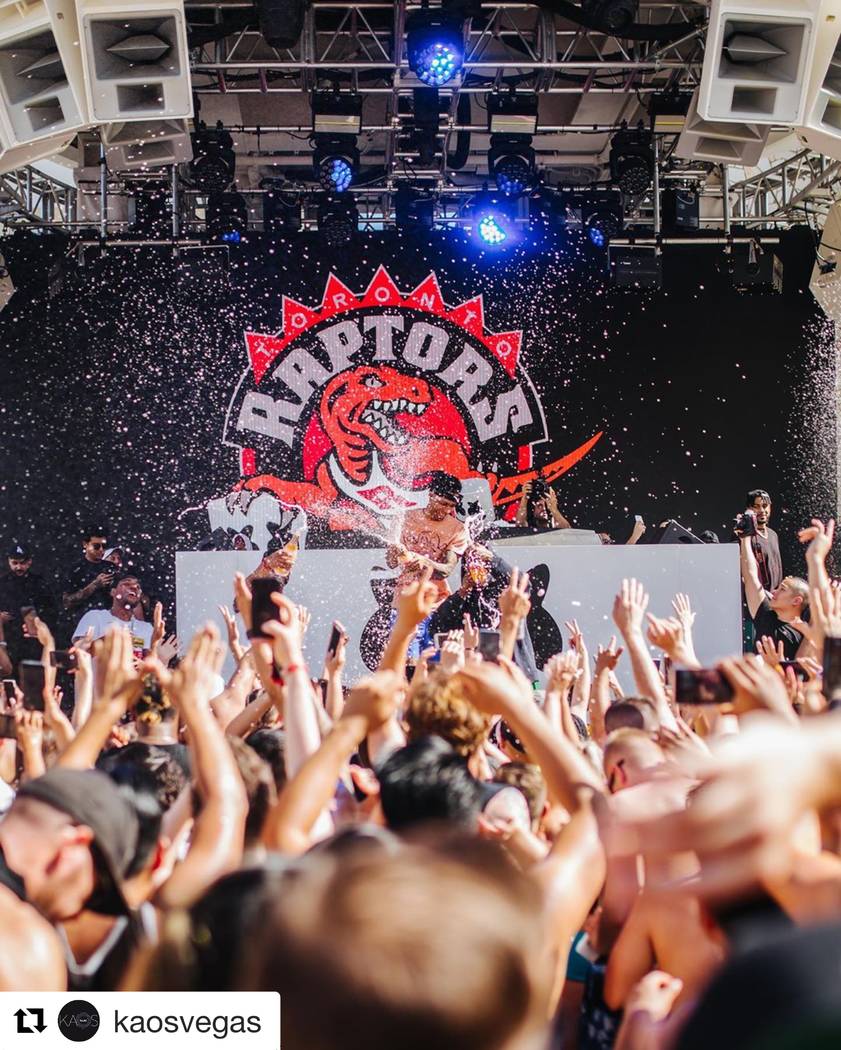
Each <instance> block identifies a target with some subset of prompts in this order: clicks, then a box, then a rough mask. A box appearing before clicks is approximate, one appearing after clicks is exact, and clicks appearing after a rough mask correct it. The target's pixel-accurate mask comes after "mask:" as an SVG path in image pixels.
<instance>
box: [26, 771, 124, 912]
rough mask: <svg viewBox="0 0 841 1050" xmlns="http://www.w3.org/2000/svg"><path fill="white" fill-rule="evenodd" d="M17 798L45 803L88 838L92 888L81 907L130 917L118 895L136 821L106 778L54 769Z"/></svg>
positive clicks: (116, 788) (108, 778)
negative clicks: (89, 835)
mask: <svg viewBox="0 0 841 1050" xmlns="http://www.w3.org/2000/svg"><path fill="white" fill-rule="evenodd" d="M18 798H31V799H35V800H36V801H37V802H44V803H46V805H48V806H52V808H53V809H57V810H59V811H60V812H61V813H66V814H67V815H68V816H69V817H71V818H72V819H73V821H74V822H75V823H76V824H84V825H85V826H86V827H89V828H90V829H91V831H92V832H93V844H92V849H91V853H92V855H93V858H94V867H95V869H96V873H97V887H96V889H95V890H94V892H93V894H92V896H91V898H90V900H88V901H87V902H86V906H87V907H88V908H89V909H90V910H91V911H95V912H98V913H99V914H102V915H123V914H126V913H127V912H129V911H130V909H129V906H128V904H127V903H126V900H125V897H124V896H123V892H122V889H121V885H122V881H123V876H124V874H125V872H126V871H127V870H128V867H129V865H130V864H131V861H132V859H133V857H134V852H135V848H136V846H137V834H138V826H139V825H138V820H137V814H136V813H135V811H134V807H133V806H132V804H131V802H129V800H128V799H127V798H126V797H125V796H124V795H123V794H122V793H121V792H120V790H119V788H118V787H117V785H116V784H115V783H114V781H113V780H111V778H110V777H109V776H108V775H107V774H105V773H101V772H99V771H98V770H94V769H87V770H81V769H61V768H54V769H51V770H50V771H49V772H47V773H45V774H44V775H43V776H41V777H37V778H36V779H35V780H30V781H28V782H27V783H25V784H24V785H23V786H22V787H21V789H20V790H19V791H18Z"/></svg>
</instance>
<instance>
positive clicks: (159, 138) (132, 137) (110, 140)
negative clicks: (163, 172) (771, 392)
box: [102, 120, 193, 171]
mask: <svg viewBox="0 0 841 1050" xmlns="http://www.w3.org/2000/svg"><path fill="white" fill-rule="evenodd" d="M102 141H103V143H104V145H105V159H106V161H107V164H108V167H109V168H110V169H111V170H112V171H122V170H133V169H137V168H157V167H160V166H161V165H163V164H186V163H187V162H188V161H189V160H191V159H192V156H193V149H192V145H191V143H190V132H189V130H188V128H187V121H186V120H137V121H129V122H128V123H124V124H106V125H105V126H104V127H103V128H102Z"/></svg>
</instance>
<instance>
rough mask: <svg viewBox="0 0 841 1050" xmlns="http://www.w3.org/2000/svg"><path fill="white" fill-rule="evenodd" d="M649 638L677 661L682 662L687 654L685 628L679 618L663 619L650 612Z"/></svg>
mask: <svg viewBox="0 0 841 1050" xmlns="http://www.w3.org/2000/svg"><path fill="white" fill-rule="evenodd" d="M647 634H648V640H649V641H650V642H651V644H652V645H656V646H657V648H658V649H662V650H663V652H664V653H666V655H667V656H670V657H671V658H672V659H673V660H674V661H675V662H678V663H679V662H682V660H683V659H684V656H685V651H684V638H683V628H682V627H681V625H680V622H679V621H678V620H661V619H660V618H659V617H657V616H654V615H653V614H652V613H649V614H648V632H647Z"/></svg>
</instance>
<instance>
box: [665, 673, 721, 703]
mask: <svg viewBox="0 0 841 1050" xmlns="http://www.w3.org/2000/svg"><path fill="white" fill-rule="evenodd" d="M732 699H733V686H732V685H731V684H730V683H729V682H728V681H727V679H726V678H725V677H724V674H723V673H722V672H721V671H719V670H718V669H717V668H715V667H705V668H702V669H700V670H697V671H688V670H680V671H675V700H676V701H677V702H678V703H679V704H726V703H728V702H729V701H730V700H732Z"/></svg>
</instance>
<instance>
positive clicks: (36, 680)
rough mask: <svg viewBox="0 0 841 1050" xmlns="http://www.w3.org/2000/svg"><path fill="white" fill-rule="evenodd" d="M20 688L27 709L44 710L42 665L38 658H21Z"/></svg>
mask: <svg viewBox="0 0 841 1050" xmlns="http://www.w3.org/2000/svg"><path fill="white" fill-rule="evenodd" d="M20 688H21V692H22V693H23V706H24V707H25V708H26V709H27V710H28V711H43V710H44V665H43V664H42V663H41V662H40V661H39V660H21V662H20Z"/></svg>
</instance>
